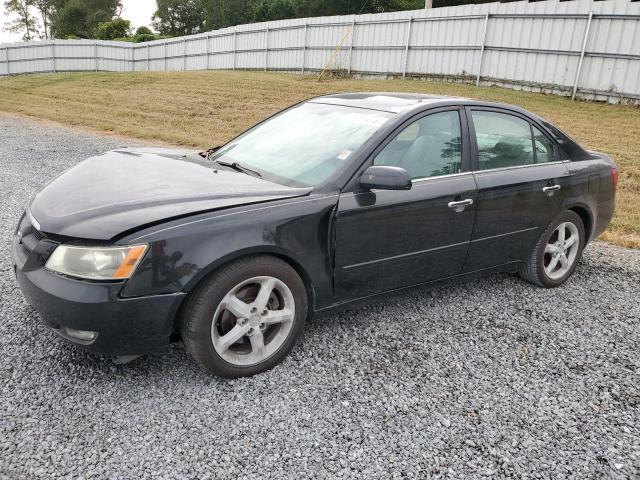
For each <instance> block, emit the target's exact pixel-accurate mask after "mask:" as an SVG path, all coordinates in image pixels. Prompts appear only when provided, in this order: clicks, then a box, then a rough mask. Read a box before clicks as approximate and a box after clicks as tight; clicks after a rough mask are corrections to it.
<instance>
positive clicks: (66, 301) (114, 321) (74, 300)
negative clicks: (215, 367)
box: [11, 236, 185, 356]
mask: <svg viewBox="0 0 640 480" xmlns="http://www.w3.org/2000/svg"><path fill="white" fill-rule="evenodd" d="M54 247H55V244H52V242H50V241H48V240H41V241H39V242H38V243H37V245H36V246H35V248H33V250H29V249H28V248H26V247H25V246H24V245H23V243H22V242H21V239H19V238H18V237H17V236H16V237H14V241H13V245H12V249H11V253H12V258H13V263H14V269H15V273H16V278H17V280H18V283H19V285H20V288H21V290H22V293H23V294H24V296H25V298H26V299H27V301H28V302H29V304H31V306H33V308H35V309H36V310H37V311H38V313H39V314H40V316H41V317H42V319H43V320H44V322H45V324H46V325H47V326H48V327H49V328H51V329H52V330H53V331H54V332H56V333H58V334H59V335H60V336H61V337H62V338H64V339H65V340H67V341H69V342H71V343H73V344H75V345H78V346H79V347H81V348H84V349H86V350H88V351H91V352H94V353H97V354H101V355H113V356H117V355H139V354H146V353H153V352H158V351H162V350H164V349H165V348H166V347H167V346H168V345H169V341H170V337H171V335H172V334H173V333H174V326H175V324H174V319H175V316H176V313H177V311H178V308H179V306H180V303H181V301H182V300H183V298H184V295H185V294H183V293H176V294H170V295H154V296H146V297H138V298H121V297H120V296H119V293H120V290H121V289H122V287H123V285H124V283H123V282H117V283H92V282H87V281H81V280H75V279H72V278H68V277H64V276H61V275H57V274H54V273H51V272H49V271H47V270H45V269H44V263H45V262H46V257H48V255H49V254H50V253H51V251H52V249H53V248H54ZM74 330H75V331H87V332H96V333H97V335H96V336H95V338H94V339H91V340H89V341H87V340H82V339H79V338H77V337H73V336H71V335H69V334H68V332H73V331H74Z"/></svg>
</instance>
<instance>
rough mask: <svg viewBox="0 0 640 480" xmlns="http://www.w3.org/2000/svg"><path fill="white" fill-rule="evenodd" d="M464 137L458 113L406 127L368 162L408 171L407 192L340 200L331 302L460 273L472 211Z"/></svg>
mask: <svg viewBox="0 0 640 480" xmlns="http://www.w3.org/2000/svg"><path fill="white" fill-rule="evenodd" d="M463 132H464V133H465V134H464V135H463ZM466 132H467V130H466V124H465V123H462V122H461V115H460V112H459V111H458V110H457V109H450V110H444V111H438V112H435V113H431V114H428V115H424V116H422V117H420V118H418V119H414V120H410V121H408V122H407V123H405V124H404V125H403V126H402V127H401V128H400V129H399V133H398V134H397V135H396V136H395V137H393V138H392V139H391V140H390V141H388V142H387V143H386V144H383V145H382V146H381V147H380V148H379V149H378V150H377V152H376V153H374V155H373V158H372V159H371V161H370V164H373V165H391V166H399V167H402V168H404V169H406V170H407V171H408V172H409V173H410V174H411V176H412V179H413V185H412V188H411V189H410V190H403V191H389V190H373V191H357V190H356V191H354V192H348V193H343V194H342V195H341V196H340V200H339V204H338V216H337V221H336V243H335V293H336V298H339V299H341V300H346V299H355V298H359V297H364V296H367V295H371V294H375V293H379V292H384V291H389V290H393V289H396V288H401V287H405V286H410V285H416V284H420V283H424V282H428V281H430V280H435V279H439V278H444V277H450V276H453V275H457V274H459V273H460V272H461V270H462V266H463V264H464V260H465V256H466V253H467V249H468V247H469V242H470V240H471V233H472V231H473V224H474V218H475V208H476V185H475V181H474V179H473V175H472V174H471V172H469V171H468V165H466V163H467V160H468V151H467V148H468V145H467V141H466Z"/></svg>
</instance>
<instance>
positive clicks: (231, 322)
mask: <svg viewBox="0 0 640 480" xmlns="http://www.w3.org/2000/svg"><path fill="white" fill-rule="evenodd" d="M265 292H267V293H265ZM261 293H262V295H261ZM265 299H266V300H265ZM265 302H266V303H265ZM307 302H308V301H307V292H306V288H305V285H304V283H303V281H302V279H301V278H300V276H299V275H298V274H297V272H296V271H295V270H294V269H293V268H292V267H291V266H290V265H289V264H288V263H286V262H284V261H282V260H280V259H278V258H276V257H271V256H255V257H247V258H244V259H241V260H238V261H236V262H234V263H231V264H229V265H227V266H224V267H222V268H221V269H220V270H217V271H216V272H214V273H213V274H212V275H210V276H209V277H208V278H206V279H205V280H204V281H203V282H202V283H201V284H200V285H199V286H198V287H197V288H196V289H195V290H194V291H193V292H192V293H191V294H190V295H189V297H188V299H187V300H186V304H185V307H184V308H183V309H182V312H181V319H180V325H181V333H182V339H183V341H184V345H185V348H186V350H187V352H189V354H190V355H191V356H192V357H193V358H194V359H195V360H196V362H197V363H198V364H200V365H201V366H202V367H204V368H205V369H207V370H208V371H209V372H211V373H212V374H214V375H217V376H220V377H227V378H238V377H248V376H252V375H255V374H258V373H261V372H264V371H266V370H269V369H270V368H273V367H274V366H276V365H277V364H278V363H280V362H281V361H282V360H283V359H284V358H285V357H286V356H287V355H288V354H289V352H290V351H291V349H292V348H293V346H294V344H295V342H296V340H297V339H298V337H299V336H300V334H301V333H302V330H303V328H304V323H305V321H306V318H307V314H308V303H307ZM260 305H263V307H262V308H261V309H260V311H258V307H259V306H260Z"/></svg>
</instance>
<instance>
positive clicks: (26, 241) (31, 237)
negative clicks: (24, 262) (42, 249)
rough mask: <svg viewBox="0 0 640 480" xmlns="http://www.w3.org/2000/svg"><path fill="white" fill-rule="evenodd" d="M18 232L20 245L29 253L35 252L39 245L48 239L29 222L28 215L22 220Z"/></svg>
mask: <svg viewBox="0 0 640 480" xmlns="http://www.w3.org/2000/svg"><path fill="white" fill-rule="evenodd" d="M18 230H19V233H20V243H21V244H22V246H23V247H24V248H25V250H27V252H29V253H31V252H33V250H34V249H35V248H36V246H37V245H38V243H39V242H40V241H41V240H44V239H45V238H46V237H45V235H44V234H43V233H42V232H40V231H38V230H36V229H35V227H34V226H33V225H32V224H31V222H29V218H28V217H27V215H25V216H24V217H23V218H22V221H21V222H20V226H19V227H18Z"/></svg>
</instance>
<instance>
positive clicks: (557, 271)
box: [544, 222, 580, 280]
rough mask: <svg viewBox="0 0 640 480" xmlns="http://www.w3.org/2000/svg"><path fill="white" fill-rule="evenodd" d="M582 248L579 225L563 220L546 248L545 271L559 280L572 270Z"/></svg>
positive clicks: (552, 277) (553, 278)
mask: <svg viewBox="0 0 640 480" xmlns="http://www.w3.org/2000/svg"><path fill="white" fill-rule="evenodd" d="M579 250H580V236H579V234H578V227H576V226H575V225H574V224H573V223H571V222H563V223H561V224H560V225H558V226H557V227H556V229H555V230H554V231H553V233H552V234H551V236H550V237H549V240H548V241H547V245H546V246H545V249H544V271H545V273H546V274H547V276H548V277H549V278H550V279H552V280H558V279H560V278H562V277H564V275H566V274H567V272H569V270H571V267H573V264H574V263H575V261H576V258H577V257H578V251H579Z"/></svg>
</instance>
